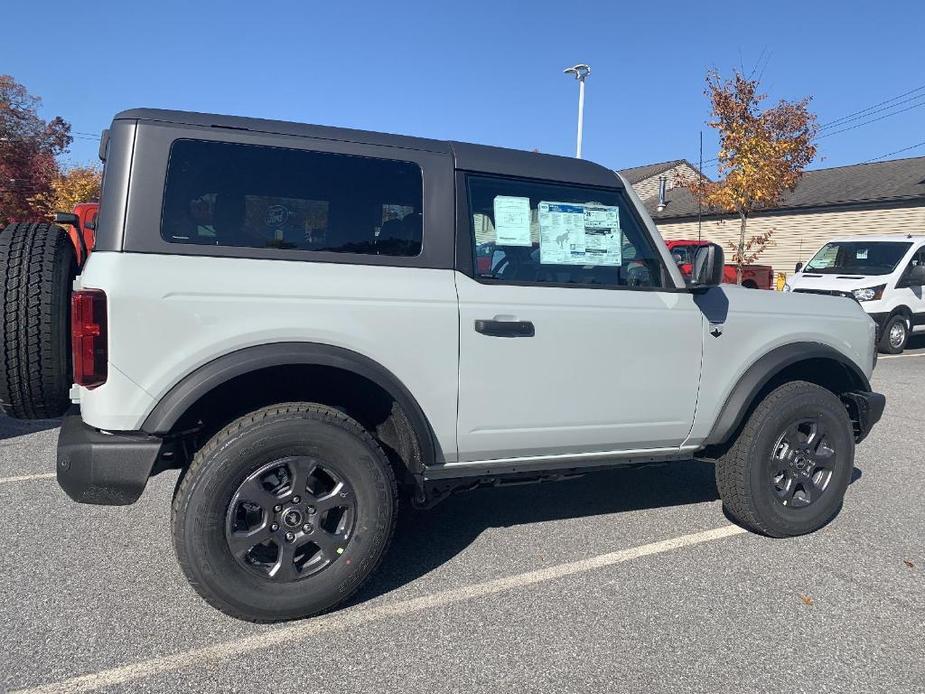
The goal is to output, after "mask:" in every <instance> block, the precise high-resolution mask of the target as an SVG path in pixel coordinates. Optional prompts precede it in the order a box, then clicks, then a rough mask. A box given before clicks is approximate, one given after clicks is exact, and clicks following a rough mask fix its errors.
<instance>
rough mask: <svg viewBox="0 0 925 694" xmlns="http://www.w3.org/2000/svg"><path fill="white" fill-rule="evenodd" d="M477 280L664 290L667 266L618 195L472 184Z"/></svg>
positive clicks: (500, 182) (522, 184)
mask: <svg viewBox="0 0 925 694" xmlns="http://www.w3.org/2000/svg"><path fill="white" fill-rule="evenodd" d="M468 185H469V211H470V215H471V219H472V228H473V237H474V238H473V243H474V255H475V267H474V272H475V276H476V277H477V278H482V279H494V280H502V281H509V282H517V283H524V282H527V283H533V282H536V283H551V284H576V285H602V286H608V287H661V286H663V285H662V264H661V260H660V259H659V256H658V254H657V253H656V252H655V249H654V248H653V247H652V242H651V241H650V239H649V237H648V235H647V234H646V233H645V232H644V231H643V230H642V229H641V227H640V224H639V222H637V220H636V217H635V215H633V214H632V213H631V210H632V208H631V207H630V206H629V204H628V203H627V202H626V200H625V198H624V197H623V195H622V194H621V193H620V192H619V191H616V190H592V189H588V188H578V187H570V186H561V185H553V184H544V183H534V182H529V181H516V180H507V179H498V178H481V177H475V176H471V177H469V180H468Z"/></svg>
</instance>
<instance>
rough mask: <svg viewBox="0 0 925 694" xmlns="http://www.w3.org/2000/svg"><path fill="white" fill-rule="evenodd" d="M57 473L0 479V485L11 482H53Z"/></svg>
mask: <svg viewBox="0 0 925 694" xmlns="http://www.w3.org/2000/svg"><path fill="white" fill-rule="evenodd" d="M54 478H55V473H53V472H49V473H46V474H42V475H19V476H18V477H0V484H8V483H11V482H31V481H33V480H53V479H54Z"/></svg>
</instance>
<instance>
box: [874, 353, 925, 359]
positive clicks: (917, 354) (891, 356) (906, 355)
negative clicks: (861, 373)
mask: <svg viewBox="0 0 925 694" xmlns="http://www.w3.org/2000/svg"><path fill="white" fill-rule="evenodd" d="M909 357H925V352H916V353H915V354H891V355H889V356H886V357H880V360H883V359H907V358H909Z"/></svg>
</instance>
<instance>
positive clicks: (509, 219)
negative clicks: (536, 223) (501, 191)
mask: <svg viewBox="0 0 925 694" xmlns="http://www.w3.org/2000/svg"><path fill="white" fill-rule="evenodd" d="M494 204H495V233H496V237H495V243H496V244H497V245H499V246H532V245H533V244H532V242H531V241H530V198H520V197H515V196H512V195H496V196H495V203H494Z"/></svg>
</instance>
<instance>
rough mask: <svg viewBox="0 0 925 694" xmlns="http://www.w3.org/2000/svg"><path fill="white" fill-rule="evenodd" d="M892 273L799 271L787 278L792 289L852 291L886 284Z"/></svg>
mask: <svg viewBox="0 0 925 694" xmlns="http://www.w3.org/2000/svg"><path fill="white" fill-rule="evenodd" d="M889 280H890V275H848V274H845V275H843V274H822V273H815V272H798V273H796V274H795V275H791V276H790V277H789V278H788V279H787V284H789V285H790V288H791V289H817V290H822V291H836V292H851V291H852V290H854V289H863V288H864V287H876V286H877V285H880V284H886V283H887V282H889Z"/></svg>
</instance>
